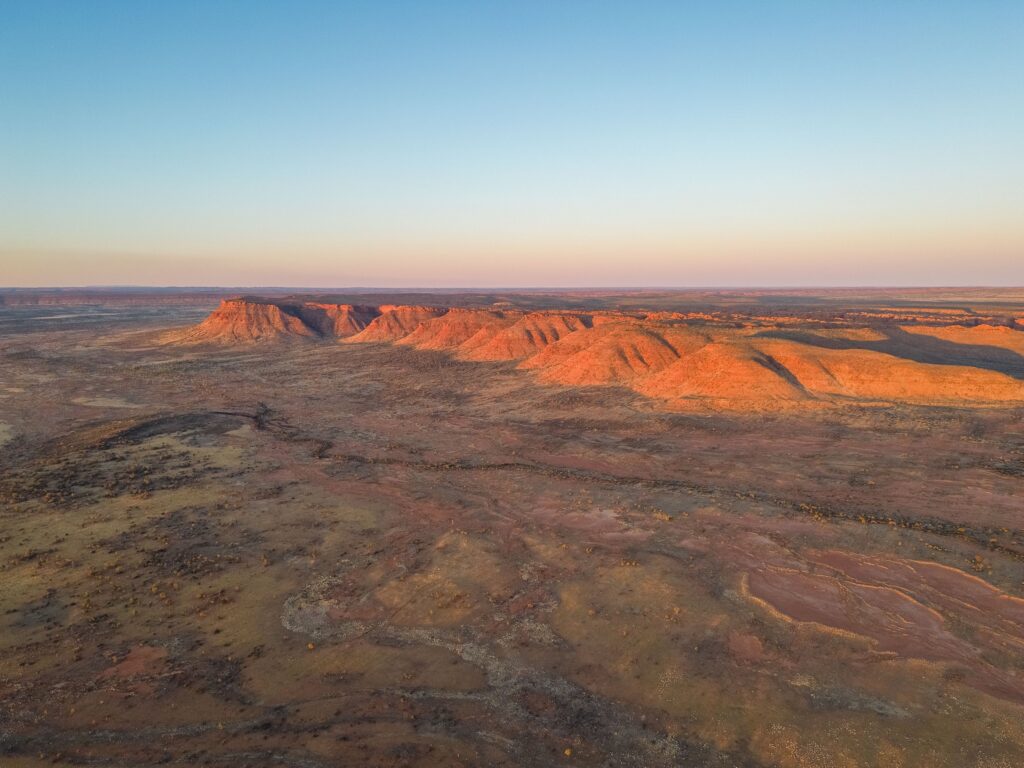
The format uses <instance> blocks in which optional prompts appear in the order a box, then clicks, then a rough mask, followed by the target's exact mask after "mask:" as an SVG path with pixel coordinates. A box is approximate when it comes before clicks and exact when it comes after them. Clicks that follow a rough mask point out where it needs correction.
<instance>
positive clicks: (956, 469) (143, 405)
mask: <svg viewBox="0 0 1024 768" xmlns="http://www.w3.org/2000/svg"><path fill="white" fill-rule="evenodd" d="M3 298H4V305H3V306H0V443H2V444H3V445H2V453H0V516H2V518H0V584H2V585H3V588H2V589H0V764H2V765H3V766H4V768H8V766H11V767H12V768H25V767H27V766H42V765H58V766H79V765H88V766H152V765H182V766H200V765H210V766H239V767H241V766H271V765H281V766H296V767H297V768H326V767H328V766H460V765H461V766H544V765H567V766H568V765H585V766H597V765H601V766H638V767H639V766H722V767H723V768H724V767H725V766H749V767H751V768H753V767H764V768H767V767H768V766H778V767H779V768H811V767H815V768H818V767H820V768H832V767H833V766H836V767H841V768H853V767H854V766H879V767H885V768H899V767H903V768H911V767H917V766H920V767H925V766H927V767H928V768H960V767H961V766H969V767H971V768H1013V767H1015V766H1019V765H1021V764H1022V763H1024V291H1009V290H1002V291H1000V290H981V289H973V290H934V289H933V290H919V291H909V290H908V291H897V290H892V291H853V290H849V291H830V292H826V291H818V292H815V291H789V292H781V291H776V292H772V291H759V292H742V291H733V292H696V291H690V292H658V293H654V292H629V293H614V292H574V293H561V294H560V293H557V292H532V293H520V294H508V295H498V294H483V293H474V294H470V293H463V294H458V293H434V294H411V293H405V294H393V295H374V294H368V293H359V294H351V295H332V296H304V297H294V296H286V295H284V293H283V292H280V291H279V292H269V291H268V292H263V293H260V294H256V295H254V296H249V297H243V296H221V295H217V294H216V293H215V292H202V293H193V294H182V293H178V294H175V293H152V292H150V293H146V292H141V293H138V294H131V293H128V292H120V293H109V294H103V293H102V292H99V293H93V294H86V293H81V292H79V293H75V292H51V293H32V292H21V293H18V292H13V293H7V294H5V295H4V297H3ZM221 299H225V301H224V302H223V303H220V301H221Z"/></svg>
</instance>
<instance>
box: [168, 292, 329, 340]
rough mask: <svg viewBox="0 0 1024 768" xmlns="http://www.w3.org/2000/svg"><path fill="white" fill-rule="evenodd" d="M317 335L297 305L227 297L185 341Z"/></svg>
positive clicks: (312, 336) (264, 338) (311, 336)
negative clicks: (300, 314)
mask: <svg viewBox="0 0 1024 768" xmlns="http://www.w3.org/2000/svg"><path fill="white" fill-rule="evenodd" d="M318 335H319V334H318V333H317V331H315V330H314V329H313V328H310V327H309V326H308V325H307V324H306V323H305V322H304V321H303V320H302V318H301V317H299V314H298V311H297V310H296V309H295V308H292V307H287V306H281V305H278V304H271V303H269V302H255V301H249V300H247V299H225V300H224V301H222V302H221V304H220V306H219V307H217V309H215V310H214V311H213V312H212V313H211V314H210V316H209V317H208V318H206V319H205V320H204V321H203V322H201V323H200V324H199V325H197V326H196V327H195V328H193V329H192V331H191V332H190V333H189V334H188V335H187V336H186V337H185V338H184V339H183V341H184V342H186V343H188V342H191V343H202V342H213V343H227V344H231V343H239V342H243V343H244V342H263V341H274V340H276V339H281V338H287V337H295V338H307V339H312V338H316V337H317V336H318Z"/></svg>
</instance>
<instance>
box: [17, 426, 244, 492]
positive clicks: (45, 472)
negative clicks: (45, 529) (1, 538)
mask: <svg viewBox="0 0 1024 768" xmlns="http://www.w3.org/2000/svg"><path fill="white" fill-rule="evenodd" d="M245 423H246V419H245V418H244V417H241V416H236V415H232V414H224V413H213V412H199V413H188V414H180V415H164V416H157V417H152V418H145V419H130V420H116V421H112V422H105V423H99V424H92V425H89V426H87V427H84V428H82V429H80V430H75V431H74V432H72V433H69V434H68V435H65V436H63V437H61V438H59V439H56V440H52V441H50V442H48V443H46V444H45V445H43V446H42V447H41V448H40V449H39V450H38V451H36V452H35V453H34V454H32V455H27V456H23V457H22V460H21V461H20V462H17V463H16V464H15V465H14V466H13V467H11V468H10V470H9V471H7V472H5V473H4V474H3V476H2V478H0V501H3V502H7V503H11V504H18V503H24V502H29V501H40V502H43V503H45V504H49V505H52V506H55V507H58V508H65V509H66V508H74V507H77V506H82V505H87V504H92V503H95V502H96V501H98V500H100V499H103V498H112V497H117V496H121V495H126V494H130V495H138V496H146V495H148V494H151V493H154V492H156V491H160V490H166V489H173V488H181V487H184V486H187V485H190V484H195V483H197V482H200V481H202V480H204V479H207V478H209V477H210V476H211V475H213V474H215V473H216V468H215V466H214V463H213V462H211V461H210V460H209V459H208V457H205V456H203V455H202V454H201V453H197V451H196V450H195V449H197V448H208V447H210V446H212V445H215V444H216V443H217V441H218V440H220V439H222V438H223V435H224V434H225V433H227V432H229V431H231V430H233V429H237V428H239V427H240V426H242V425H243V424H245Z"/></svg>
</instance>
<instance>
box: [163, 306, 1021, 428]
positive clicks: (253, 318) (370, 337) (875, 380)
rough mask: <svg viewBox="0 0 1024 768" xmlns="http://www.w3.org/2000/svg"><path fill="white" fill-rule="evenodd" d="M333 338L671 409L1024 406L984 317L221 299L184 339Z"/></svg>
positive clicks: (1005, 336)
mask: <svg viewBox="0 0 1024 768" xmlns="http://www.w3.org/2000/svg"><path fill="white" fill-rule="evenodd" d="M296 339H298V340H300V341H310V340H333V341H342V342H345V343H349V344H365V343H378V344H381V343H385V344H398V345H402V346H408V347H411V348H413V349H422V350H439V351H444V352H447V353H449V354H451V355H453V356H454V357H457V358H459V359H462V360H472V361H511V362H515V363H516V364H517V367H518V368H520V369H523V370H524V371H530V372H532V374H533V375H535V376H536V377H537V378H538V379H539V380H541V381H543V382H546V383H550V384H556V385H563V386H618V387H625V388H628V389H631V390H633V391H634V392H637V393H639V394H641V395H644V396H646V397H649V398H652V399H655V400H659V401H662V402H663V403H664V404H665V405H667V406H668V407H670V408H675V409H680V410H691V409H714V410H733V411H753V412H756V411H773V410H779V409H792V408H807V407H821V406H825V405H837V404H842V403H861V404H867V403H890V402H897V403H909V404H921V405H943V406H958V405H968V406H969V405H973V406H984V405H997V404H1001V405H1015V406H1016V405H1021V406H1024V332H1022V331H1020V330H1017V329H1015V328H1012V327H1009V326H999V327H996V326H992V325H973V326H969V325H965V324H955V325H927V326H925V325H903V326H900V325H897V324H889V325H878V326H873V327H872V326H865V325H863V324H860V325H858V324H851V325H847V326H840V327H829V328H820V327H815V326H805V327H803V328H799V327H794V326H793V325H792V324H790V323H788V322H780V323H778V324H776V325H774V326H771V325H770V324H768V323H766V322H758V323H756V324H746V323H742V322H734V321H725V320H721V321H719V322H714V321H712V319H711V318H710V317H708V316H701V317H697V318H694V317H683V316H679V315H676V314H672V313H656V314H651V315H647V316H645V315H644V314H642V313H634V312H614V311H601V312H589V313H576V312H566V311H554V310H544V311H525V310H518V309H511V308H508V309H506V308H501V309H495V308H487V309H483V308H481V309H473V308H462V307H453V308H447V307H429V306H402V305H381V306H359V305H352V304H331V303H324V302H316V301H296V300H281V301H276V300H275V301H269V300H260V299H247V298H238V299H229V300H226V301H224V302H223V303H222V304H221V306H220V307H218V308H217V309H216V310H215V311H214V312H213V313H212V314H211V315H210V316H209V317H208V318H207V319H206V320H204V321H203V322H202V323H200V324H199V325H198V326H196V327H195V328H193V329H191V330H190V331H188V332H187V333H186V334H185V335H184V336H183V337H180V338H179V339H177V340H178V341H180V342H182V343H193V344H195V343H252V342H264V341H275V340H276V341H294V340H296Z"/></svg>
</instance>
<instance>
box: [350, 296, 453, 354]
mask: <svg viewBox="0 0 1024 768" xmlns="http://www.w3.org/2000/svg"><path fill="white" fill-rule="evenodd" d="M380 311H381V313H380V315H378V316H377V317H376V318H374V319H373V321H372V322H370V323H369V325H367V326H366V328H364V329H363V330H362V331H361V332H359V333H357V334H356V335H354V336H352V337H351V338H349V339H348V341H350V342H352V343H360V344H362V343H371V342H388V341H398V340H399V339H401V338H402V337H404V336H408V335H409V334H410V333H412V332H413V331H414V330H416V329H417V328H418V327H419V325H420V323H422V322H424V321H426V320H430V319H432V318H435V317H439V316H440V315H443V314H444V310H443V309H438V308H437V307H396V306H392V305H385V306H382V307H380Z"/></svg>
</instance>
